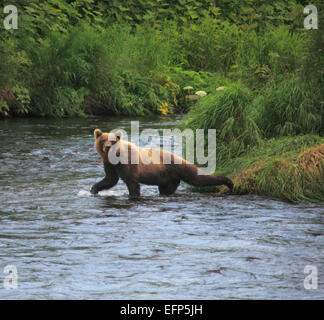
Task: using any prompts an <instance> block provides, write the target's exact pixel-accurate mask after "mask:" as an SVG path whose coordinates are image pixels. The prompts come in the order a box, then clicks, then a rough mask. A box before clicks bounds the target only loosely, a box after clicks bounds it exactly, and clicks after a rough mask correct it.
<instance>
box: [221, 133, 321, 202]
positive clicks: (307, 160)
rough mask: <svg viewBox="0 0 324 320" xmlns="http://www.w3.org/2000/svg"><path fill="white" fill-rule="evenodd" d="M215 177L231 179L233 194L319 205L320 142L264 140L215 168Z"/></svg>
mask: <svg viewBox="0 0 324 320" xmlns="http://www.w3.org/2000/svg"><path fill="white" fill-rule="evenodd" d="M217 173H221V174H225V175H228V176H229V177H231V178H232V179H233V181H234V184H235V187H234V193H235V194H250V193H253V194H262V195H271V196H274V197H278V198H281V199H284V200H288V201H292V202H295V201H301V200H307V201H313V202H322V201H324V182H323V181H324V138H321V137H319V136H316V135H304V136H296V137H283V138H279V139H270V140H266V141H263V142H262V143H261V144H260V145H259V146H258V147H253V148H251V150H249V151H248V152H247V153H246V154H244V155H243V156H241V157H238V158H235V159H232V160H230V161H229V162H228V163H227V164H226V165H223V166H222V167H219V168H218V170H217Z"/></svg>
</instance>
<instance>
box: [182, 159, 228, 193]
mask: <svg viewBox="0 0 324 320" xmlns="http://www.w3.org/2000/svg"><path fill="white" fill-rule="evenodd" d="M180 178H181V180H183V181H184V182H186V183H189V184H191V185H193V186H195V187H208V186H219V185H225V186H227V187H228V188H229V189H230V190H231V191H232V190H233V187H234V184H233V181H232V180H231V179H229V178H227V177H225V176H223V175H221V174H219V175H216V176H214V175H200V174H198V168H197V167H196V166H195V165H193V164H191V163H186V164H183V165H182V166H181V170H180Z"/></svg>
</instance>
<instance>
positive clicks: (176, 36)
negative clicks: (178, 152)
mask: <svg viewBox="0 0 324 320" xmlns="http://www.w3.org/2000/svg"><path fill="white" fill-rule="evenodd" d="M307 4H308V3H306V2H305V1H302V0H274V1H271V2H270V3H269V1H265V0H261V1H255V0H241V1H227V0H216V1H205V0H174V1H168V0H152V1H132V0H130V1H127V2H126V3H122V2H119V1H112V2H111V3H110V2H109V3H108V2H103V1H97V0H85V1H62V0H47V1H41V2H40V1H36V0H31V1H25V0H18V1H15V5H16V6H17V8H18V17H19V20H18V21H19V27H18V29H17V30H6V29H5V28H3V27H0V117H2V118H12V117H18V116H34V117H35V116H36V117H71V116H85V115H88V114H95V115H101V114H109V115H128V116H148V115H151V114H160V115H163V116H167V115H171V114H175V113H185V114H187V115H186V117H185V120H184V122H183V123H184V125H185V126H187V127H190V128H193V129H195V128H203V129H205V130H207V129H210V128H214V129H216V130H217V161H218V162H217V167H218V169H219V172H224V173H226V174H228V175H230V176H231V177H232V178H233V179H234V181H235V182H236V187H235V189H234V192H237V193H240V194H241V193H249V192H257V193H265V194H270V195H273V196H279V197H282V198H285V199H288V200H291V201H297V200H302V199H306V200H311V201H324V192H323V181H324V170H323V140H322V138H321V137H323V134H324V111H323V110H324V78H323V74H324V55H323V50H324V32H323V24H321V23H320V22H321V21H324V17H323V13H324V7H323V3H322V2H321V1H317V0H316V1H314V3H313V4H314V5H316V6H317V9H318V14H319V17H318V20H319V29H318V30H306V29H305V28H304V26H303V20H304V18H305V15H304V14H303V9H304V6H305V5H307ZM2 12H3V10H2V8H1V10H0V13H1V14H0V20H3V19H4V17H5V15H4V14H3V13H2ZM197 91H204V92H206V93H207V95H206V96H204V97H200V98H199V97H198V96H197V95H195V92H197Z"/></svg>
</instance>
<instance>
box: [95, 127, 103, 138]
mask: <svg viewBox="0 0 324 320" xmlns="http://www.w3.org/2000/svg"><path fill="white" fill-rule="evenodd" d="M93 135H94V137H95V139H98V138H99V137H100V136H101V135H102V131H101V130H100V129H96V130H95V131H94V132H93Z"/></svg>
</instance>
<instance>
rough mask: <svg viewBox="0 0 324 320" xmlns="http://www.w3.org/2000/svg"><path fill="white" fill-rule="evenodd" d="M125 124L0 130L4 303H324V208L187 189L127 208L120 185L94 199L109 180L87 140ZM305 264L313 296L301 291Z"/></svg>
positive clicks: (145, 197) (150, 192) (76, 122)
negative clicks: (11, 284) (95, 188)
mask: <svg viewBox="0 0 324 320" xmlns="http://www.w3.org/2000/svg"><path fill="white" fill-rule="evenodd" d="M130 120H131V119H127V118H105V117H100V118H99V117H93V118H88V119H72V120H67V119H66V120H43V119H17V120H5V121H1V122H0V188H1V193H0V299H254V298H260V299H324V256H323V245H324V228H323V224H324V214H323V213H324V205H323V204H312V203H306V202H305V203H298V204H291V203H286V202H282V201H279V200H276V199H273V198H269V197H261V196H253V195H247V196H236V195H224V196H221V197H215V196H214V195H213V194H211V193H198V192H195V191H194V190H192V188H191V187H189V186H188V185H186V184H184V183H181V185H180V187H179V188H178V190H177V192H176V193H175V194H174V195H172V196H169V197H166V196H160V195H159V193H158V189H157V187H154V186H142V188H141V190H142V197H141V199H140V200H137V201H134V200H130V199H129V198H128V191H127V187H126V185H125V184H124V183H123V182H121V181H120V182H119V183H118V184H117V186H115V187H114V188H113V189H111V190H107V191H103V192H101V193H100V194H99V195H98V196H93V195H91V194H90V193H89V190H90V188H91V186H92V185H93V184H94V183H95V182H97V181H99V180H100V179H102V178H103V176H104V171H103V167H102V164H101V163H100V159H99V156H98V155H97V153H96V152H95V150H94V148H93V142H94V141H93V130H94V129H95V128H100V129H102V130H104V131H107V130H109V129H113V128H123V129H125V130H126V131H128V130H129V128H130ZM132 120H133V119H132ZM139 120H140V125H141V128H140V129H144V128H154V129H158V130H160V131H161V130H162V129H163V128H167V127H174V126H176V125H177V121H176V120H161V119H160V118H152V119H149V120H148V119H146V120H142V119H139ZM8 265H11V266H14V267H15V268H16V270H17V276H18V288H17V289H11V290H9V289H6V286H5V283H6V279H7V277H8V274H7V273H6V272H5V267H6V266H8ZM307 265H311V266H312V268H315V269H314V270H316V271H317V289H306V288H305V286H304V281H305V278H306V277H307V276H308V275H309V274H310V273H309V272H307V273H305V272H304V269H305V267H306V266H307ZM312 270H313V269H312ZM311 275H314V274H313V273H312V274H311ZM315 276H316V274H315ZM307 279H308V278H307ZM307 279H306V282H307V281H308V280H307ZM312 279H313V280H312V284H314V283H315V282H314V281H315V280H314V279H315V278H312Z"/></svg>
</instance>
